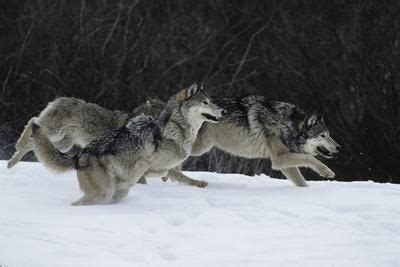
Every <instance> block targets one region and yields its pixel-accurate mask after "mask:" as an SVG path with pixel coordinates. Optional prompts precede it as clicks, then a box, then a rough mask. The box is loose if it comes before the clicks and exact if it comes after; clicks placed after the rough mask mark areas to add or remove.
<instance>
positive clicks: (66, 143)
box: [53, 135, 74, 153]
mask: <svg viewBox="0 0 400 267" xmlns="http://www.w3.org/2000/svg"><path fill="white" fill-rule="evenodd" d="M53 144H54V146H55V147H56V148H57V149H58V150H60V151H61V152H63V153H65V152H68V151H70V150H71V149H72V147H73V146H74V142H73V138H72V136H71V135H65V136H64V137H63V138H62V139H61V140H59V141H57V142H53Z"/></svg>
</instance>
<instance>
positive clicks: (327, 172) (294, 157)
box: [271, 152, 335, 178]
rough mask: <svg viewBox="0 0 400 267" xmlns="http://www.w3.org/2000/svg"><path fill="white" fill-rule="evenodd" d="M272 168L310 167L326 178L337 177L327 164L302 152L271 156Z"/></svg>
mask: <svg viewBox="0 0 400 267" xmlns="http://www.w3.org/2000/svg"><path fill="white" fill-rule="evenodd" d="M271 161H272V168H273V169H275V170H282V169H288V168H297V167H308V168H311V169H312V170H314V171H315V172H317V173H318V174H319V175H320V176H322V177H326V178H333V177H335V173H334V172H333V171H331V169H329V168H328V166H326V165H325V164H323V163H322V162H320V161H319V160H317V159H316V158H314V157H313V156H309V155H305V154H300V153H289V152H287V153H283V154H281V155H279V156H271Z"/></svg>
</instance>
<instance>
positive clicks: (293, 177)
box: [281, 168, 308, 187]
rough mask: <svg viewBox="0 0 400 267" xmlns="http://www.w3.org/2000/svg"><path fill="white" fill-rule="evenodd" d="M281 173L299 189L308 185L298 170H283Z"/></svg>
mask: <svg viewBox="0 0 400 267" xmlns="http://www.w3.org/2000/svg"><path fill="white" fill-rule="evenodd" d="M281 172H282V173H283V174H284V175H285V176H286V178H287V179H289V180H290V181H292V183H294V184H295V185H296V186H298V187H307V186H308V184H307V182H306V180H305V179H304V177H303V175H302V174H301V172H300V170H299V169H298V168H287V169H282V170H281Z"/></svg>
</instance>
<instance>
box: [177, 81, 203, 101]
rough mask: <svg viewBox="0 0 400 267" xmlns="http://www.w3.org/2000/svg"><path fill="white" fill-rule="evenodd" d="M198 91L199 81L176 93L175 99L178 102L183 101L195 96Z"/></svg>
mask: <svg viewBox="0 0 400 267" xmlns="http://www.w3.org/2000/svg"><path fill="white" fill-rule="evenodd" d="M197 92H198V89H197V83H193V84H192V85H191V86H189V87H188V88H185V89H183V90H181V91H180V92H179V93H177V94H176V95H175V100H176V101H178V102H182V101H184V100H186V99H188V98H190V97H192V96H194V95H195V94H196V93H197Z"/></svg>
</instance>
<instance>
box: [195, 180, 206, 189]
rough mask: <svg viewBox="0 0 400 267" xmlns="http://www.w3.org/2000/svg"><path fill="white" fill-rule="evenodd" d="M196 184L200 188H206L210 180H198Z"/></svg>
mask: <svg viewBox="0 0 400 267" xmlns="http://www.w3.org/2000/svg"><path fill="white" fill-rule="evenodd" d="M195 186H197V187H199V188H204V187H207V186H208V182H207V181H198V183H196V184H195Z"/></svg>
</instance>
